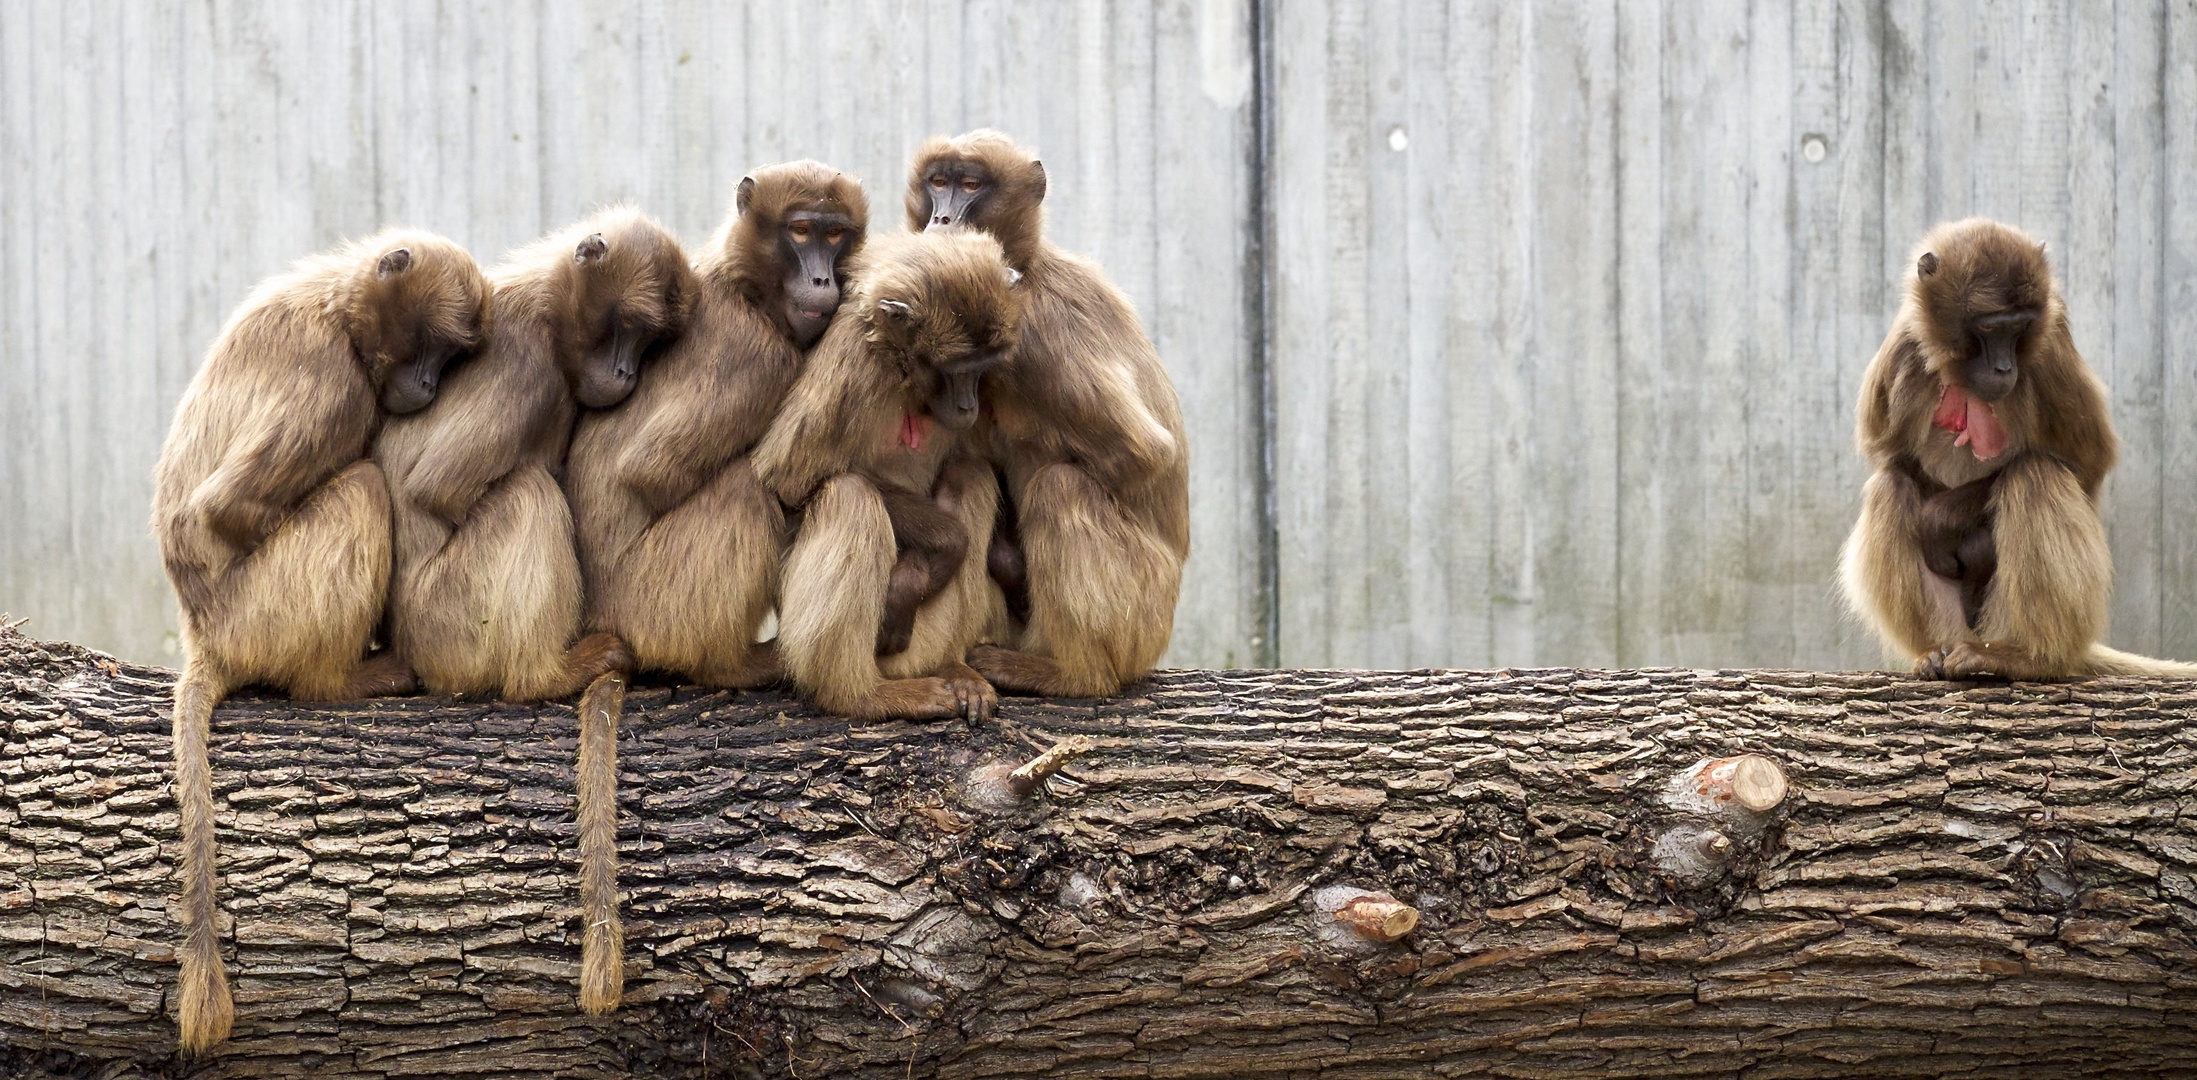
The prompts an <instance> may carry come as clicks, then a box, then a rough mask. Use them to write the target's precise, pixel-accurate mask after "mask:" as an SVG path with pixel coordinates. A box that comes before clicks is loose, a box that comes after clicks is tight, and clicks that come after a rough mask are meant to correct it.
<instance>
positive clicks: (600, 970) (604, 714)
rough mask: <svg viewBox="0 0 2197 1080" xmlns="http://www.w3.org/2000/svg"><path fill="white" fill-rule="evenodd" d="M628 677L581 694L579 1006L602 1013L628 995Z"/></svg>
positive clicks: (612, 678)
mask: <svg viewBox="0 0 2197 1080" xmlns="http://www.w3.org/2000/svg"><path fill="white" fill-rule="evenodd" d="M625 702H626V677H625V675H624V674H622V673H619V672H612V673H610V674H608V675H604V676H602V677H600V678H598V679H596V680H595V681H594V682H593V683H592V684H590V685H589V686H588V688H587V692H586V693H583V694H581V695H580V766H579V819H580V917H581V919H583V920H584V921H585V925H584V926H583V928H582V931H581V935H580V1008H581V1009H583V1010H585V1011H586V1012H587V1013H588V1014H589V1015H591V1016H602V1015H604V1014H606V1013H609V1012H612V1011H614V1010H616V1009H617V1008H618V999H619V998H620V997H622V996H624V994H625V984H626V974H625V953H626V931H625V926H624V925H623V924H621V923H620V922H619V921H618V717H619V714H620V713H622V712H624V711H625Z"/></svg>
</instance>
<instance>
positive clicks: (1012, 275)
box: [1007, 266, 1022, 289]
mask: <svg viewBox="0 0 2197 1080" xmlns="http://www.w3.org/2000/svg"><path fill="white" fill-rule="evenodd" d="M1020 284H1022V271H1020V270H1017V269H1015V268H1014V267H1012V266H1010V267H1008V268H1007V287H1008V288H1010V289H1012V288H1014V287H1015V286H1017V285H1020Z"/></svg>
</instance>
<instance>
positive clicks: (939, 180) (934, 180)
mask: <svg viewBox="0 0 2197 1080" xmlns="http://www.w3.org/2000/svg"><path fill="white" fill-rule="evenodd" d="M931 186H932V187H935V188H942V187H945V186H946V176H945V174H944V173H932V174H931Z"/></svg>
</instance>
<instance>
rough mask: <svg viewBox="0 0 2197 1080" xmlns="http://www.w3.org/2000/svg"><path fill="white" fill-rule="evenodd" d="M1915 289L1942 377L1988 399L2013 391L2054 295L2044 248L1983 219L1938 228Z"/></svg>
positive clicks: (1932, 359) (1931, 357)
mask: <svg viewBox="0 0 2197 1080" xmlns="http://www.w3.org/2000/svg"><path fill="white" fill-rule="evenodd" d="M1910 287H1911V288H1912V289H1913V290H1914V297H1915V301H1916V304H1917V306H1918V307H1919V308H1920V309H1921V311H1922V314H1923V336H1924V338H1925V340H1924V342H1923V344H1924V345H1925V346H1926V348H1925V349H1924V354H1925V356H1926V357H1927V359H1928V362H1929V363H1930V366H1931V370H1932V371H1933V373H1935V374H1936V375H1937V376H1938V378H1939V380H1940V381H1941V382H1943V383H1945V384H1948V385H1954V386H1959V387H1962V388H1963V389H1965V390H1967V391H1968V392H1969V393H1970V394H1973V395H1974V396H1976V397H1977V398H1979V399H1981V400H1983V401H1986V402H1996V401H1999V400H2000V399H2002V398H2004V397H2006V396H2007V395H2008V394H2010V393H2012V392H2013V391H2014V388H2015V386H2016V385H2017V384H2018V383H2019V382H2020V380H2021V377H2022V367H2023V364H2024V362H2025V359H2026V358H2027V357H2029V356H2030V355H2031V353H2032V352H2033V351H2034V347H2035V344H2036V342H2037V340H2038V338H2039V337H2040V336H2041V335H2042V333H2043V331H2044V329H2045V326H2044V315H2045V312H2046V309H2047V307H2048V306H2049V304H2050V301H2051V298H2052V268H2051V266H2050V265H2049V264H2048V263H2046V261H2045V257H2044V245H2042V244H2039V243H2037V242H2036V241H2034V240H2031V239H2030V238H2029V237H2028V236H2026V235H2024V234H2023V233H2022V232H2021V231H2020V230H2017V229H2015V228H2013V227H2011V226H2007V225H2002V224H2000V223H1998V222H1996V221H1991V220H1988V219H1985V218H1970V219H1968V220H1966V221H1956V222H1953V223H1951V224H1947V225H1940V226H1938V227H1937V228H1935V229H1932V230H1931V231H1930V235H1929V236H1928V237H1926V238H1924V240H1923V250H1922V252H1921V253H1920V254H1918V255H1917V256H1916V257H1915V276H1914V280H1913V283H1912V285H1911V286H1910Z"/></svg>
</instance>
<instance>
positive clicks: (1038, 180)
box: [1030, 161, 1045, 203]
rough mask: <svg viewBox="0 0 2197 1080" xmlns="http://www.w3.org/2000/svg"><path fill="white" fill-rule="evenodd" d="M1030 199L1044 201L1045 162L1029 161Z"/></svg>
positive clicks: (1037, 201)
mask: <svg viewBox="0 0 2197 1080" xmlns="http://www.w3.org/2000/svg"><path fill="white" fill-rule="evenodd" d="M1030 201H1031V202H1033V203H1041V202H1044V201H1045V163H1044V162H1042V161H1033V162H1031V163H1030Z"/></svg>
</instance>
